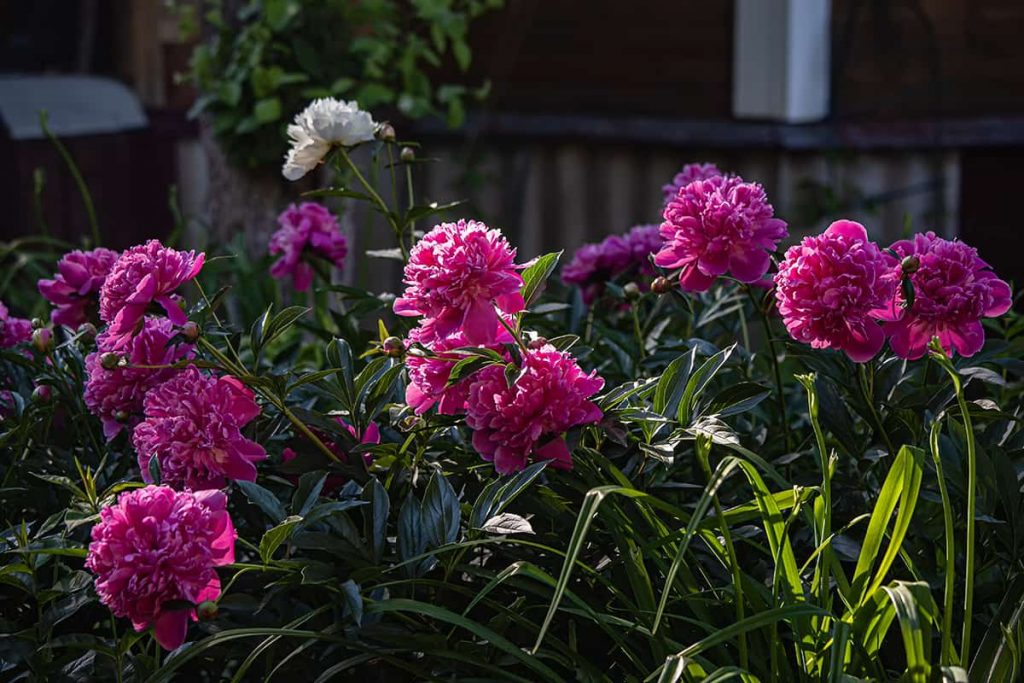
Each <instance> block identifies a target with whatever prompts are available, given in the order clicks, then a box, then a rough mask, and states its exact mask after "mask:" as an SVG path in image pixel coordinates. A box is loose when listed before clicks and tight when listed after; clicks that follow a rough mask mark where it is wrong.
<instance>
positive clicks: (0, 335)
mask: <svg viewBox="0 0 1024 683" xmlns="http://www.w3.org/2000/svg"><path fill="white" fill-rule="evenodd" d="M30 339H32V321H31V320H26V319H25V318H16V317H14V316H13V315H11V313H10V311H8V310H7V306H4V303H3V302H2V301H0V349H9V348H11V347H12V346H17V345H18V344H24V343H25V342H28V341H29V340H30Z"/></svg>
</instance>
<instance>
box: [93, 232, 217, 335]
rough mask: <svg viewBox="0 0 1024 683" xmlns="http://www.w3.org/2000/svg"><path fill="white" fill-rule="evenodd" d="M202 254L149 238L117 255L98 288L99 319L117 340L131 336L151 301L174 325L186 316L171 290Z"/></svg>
mask: <svg viewBox="0 0 1024 683" xmlns="http://www.w3.org/2000/svg"><path fill="white" fill-rule="evenodd" d="M205 259H206V255H205V254H199V255H198V256H197V255H196V253H195V252H194V251H188V252H185V251H176V250H174V249H171V248H169V247H165V246H164V245H162V244H160V242H159V241H158V240H149V241H148V242H146V243H145V244H140V245H137V246H134V247H132V248H131V249H129V250H127V251H126V252H124V253H123V254H121V257H120V258H118V259H117V262H116V263H115V264H114V267H113V268H112V269H111V270H110V274H109V275H107V279H106V281H105V282H104V283H103V287H102V288H101V289H100V319H101V320H102V321H103V322H105V323H107V324H109V325H110V327H109V329H108V333H109V334H110V336H111V338H112V339H116V340H118V343H120V342H121V341H123V340H125V339H126V338H127V337H129V336H131V335H132V334H133V333H134V331H135V327H136V325H138V324H139V321H140V320H142V318H143V316H144V315H145V314H146V312H147V311H148V310H149V307H150V306H151V305H152V304H159V306H160V307H162V308H163V310H164V311H166V313H167V317H168V318H170V320H171V322H172V323H174V324H175V325H183V324H185V322H186V321H187V320H188V318H187V317H186V316H185V312H184V311H182V310H181V306H180V305H179V300H180V297H178V296H177V295H176V294H175V290H177V289H178V287H180V286H181V285H182V284H184V283H186V282H188V281H189V280H191V279H193V278H194V277H195V276H196V275H198V274H199V271H200V270H202V267H203V261H204V260H205Z"/></svg>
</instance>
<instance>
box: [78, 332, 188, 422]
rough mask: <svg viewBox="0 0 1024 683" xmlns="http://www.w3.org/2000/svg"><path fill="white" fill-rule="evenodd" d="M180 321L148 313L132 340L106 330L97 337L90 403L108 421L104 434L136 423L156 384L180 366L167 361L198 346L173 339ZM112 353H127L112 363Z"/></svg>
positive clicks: (89, 360)
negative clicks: (108, 357) (107, 360)
mask: <svg viewBox="0 0 1024 683" xmlns="http://www.w3.org/2000/svg"><path fill="white" fill-rule="evenodd" d="M175 334H176V331H175V329H174V325H172V324H171V322H170V321H169V320H167V319H166V318H154V317H147V318H145V319H144V320H143V323H142V328H141V329H140V330H139V332H138V334H136V335H135V336H134V337H132V338H131V339H130V340H129V341H128V343H127V345H121V346H117V345H116V344H115V342H117V341H119V340H117V339H116V338H113V337H111V336H110V334H109V333H108V332H102V333H100V334H99V335H98V336H97V337H96V351H94V352H93V353H90V354H89V355H88V356H86V358H85V371H86V374H87V377H86V380H85V405H86V407H87V408H88V409H89V412H91V413H92V414H93V415H95V416H96V417H98V418H99V419H100V421H101V422H103V434H104V436H106V437H107V439H108V440H109V439H113V438H114V437H115V436H117V434H118V432H120V431H121V429H122V428H124V427H127V428H128V429H132V428H133V427H134V426H135V425H136V424H138V422H139V420H141V419H142V409H143V400H144V399H145V397H146V393H147V392H148V391H149V390H150V389H152V388H153V387H155V386H157V385H158V384H161V383H162V382H164V381H166V380H168V379H170V378H171V377H173V376H174V375H176V374H177V373H178V372H179V370H175V369H173V368H168V367H163V368H154V367H152V366H161V365H162V366H166V365H172V364H174V363H177V362H178V361H180V360H182V359H184V358H191V357H192V352H193V347H192V345H191V344H186V343H184V342H181V343H176V344H171V343H170V341H171V339H172V338H173V337H174V336H175ZM106 353H117V354H123V356H124V360H125V365H124V366H123V367H122V366H120V365H118V366H116V367H114V368H113V369H107V368H104V367H103V362H102V358H103V356H104V354H106Z"/></svg>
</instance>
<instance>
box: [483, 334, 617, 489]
mask: <svg viewBox="0 0 1024 683" xmlns="http://www.w3.org/2000/svg"><path fill="white" fill-rule="evenodd" d="M603 386H604V380H603V379H601V378H600V377H598V376H597V374H596V373H594V372H591V373H590V374H585V373H584V372H583V371H582V370H581V369H580V367H579V365H577V364H576V360H575V359H574V358H573V357H572V356H571V355H569V354H568V353H565V352H563V351H559V350H558V349H556V348H555V347H554V346H552V345H550V344H545V345H543V346H541V347H540V348H539V349H532V350H530V351H529V353H527V354H525V358H524V359H523V366H522V371H521V373H520V375H519V378H518V379H517V380H516V382H515V384H514V385H513V386H511V387H510V386H509V385H508V380H506V379H505V367H504V366H502V365H491V366H488V367H486V368H484V369H483V370H481V371H480V372H478V373H477V374H476V375H474V376H473V383H472V385H470V389H469V400H468V401H467V410H466V424H467V425H469V427H470V428H471V429H472V430H473V447H474V448H476V450H477V452H479V453H480V455H481V456H482V457H483V458H484V460H489V461H493V462H494V469H495V470H496V471H497V472H498V473H499V474H508V473H509V472H518V471H519V470H521V469H523V468H524V467H526V463H527V459H528V458H529V457H530V455H533V456H534V459H536V460H553V462H552V463H551V466H552V467H557V468H559V469H571V468H572V454H571V452H570V451H569V447H568V446H567V445H566V443H565V438H564V433H565V431H566V430H568V429H570V428H572V427H575V426H578V425H583V424H589V423H593V422H597V421H598V420H600V419H601V415H602V413H601V409H600V408H598V407H597V406H596V405H595V404H594V403H592V402H591V401H588V400H587V399H588V398H589V397H590V396H592V395H593V394H594V393H596V392H597V391H599V390H600V389H601V387H603Z"/></svg>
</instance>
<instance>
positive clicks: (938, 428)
mask: <svg viewBox="0 0 1024 683" xmlns="http://www.w3.org/2000/svg"><path fill="white" fill-rule="evenodd" d="M941 432H942V423H941V422H939V421H938V420H936V421H935V422H933V423H932V428H931V434H930V436H929V439H928V442H929V444H931V450H932V460H934V461H935V475H936V477H938V480H939V494H940V495H941V496H942V517H943V520H944V521H945V526H946V585H945V596H944V598H943V601H942V649H941V651H940V655H939V656H940V662H939V663H940V665H941V666H949V665H951V664H953V661H952V660H953V659H954V658H955V657H956V650H954V649H953V599H954V591H955V587H954V586H955V583H956V539H955V538H954V536H953V507H952V505H951V504H950V502H949V491H948V489H947V488H946V478H945V476H944V475H943V474H942V457H941V456H940V455H939V434H940V433H941Z"/></svg>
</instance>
